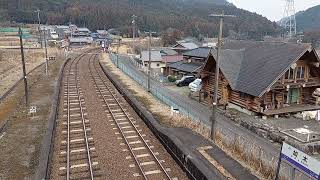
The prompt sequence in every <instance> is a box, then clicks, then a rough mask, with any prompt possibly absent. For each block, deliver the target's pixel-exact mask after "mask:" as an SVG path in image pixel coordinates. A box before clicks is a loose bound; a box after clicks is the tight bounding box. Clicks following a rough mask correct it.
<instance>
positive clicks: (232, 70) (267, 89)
mask: <svg viewBox="0 0 320 180" xmlns="http://www.w3.org/2000/svg"><path fill="white" fill-rule="evenodd" d="M215 54H216V52H215V51H213V50H212V51H211V52H209V55H208V58H207V60H206V63H205V65H204V67H203V68H202V70H201V72H200V76H201V78H202V80H203V87H202V90H201V95H200V96H201V99H200V100H201V101H203V102H205V103H207V104H212V102H213V94H214V83H215V65H216V62H215V57H216V55H215ZM319 66H320V60H319V57H318V55H317V54H316V52H315V50H314V49H313V48H312V47H311V45H309V44H291V43H279V42H252V41H226V42H225V44H224V47H223V49H222V51H221V56H220V73H221V74H220V76H219V77H220V78H219V79H220V81H219V91H218V94H219V102H218V103H219V105H227V104H228V105H229V106H230V107H234V108H237V109H239V110H243V111H245V112H248V113H253V114H262V115H266V116H271V115H279V114H290V113H296V112H302V111H310V110H318V109H320V106H318V105H317V104H318V101H319V98H318V97H317V96H315V93H314V92H315V91H317V88H320V67H319Z"/></svg>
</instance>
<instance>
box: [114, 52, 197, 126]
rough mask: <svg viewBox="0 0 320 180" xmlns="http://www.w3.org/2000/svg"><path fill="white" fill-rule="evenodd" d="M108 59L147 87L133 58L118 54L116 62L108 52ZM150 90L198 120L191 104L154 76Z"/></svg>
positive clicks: (115, 57) (143, 74)
mask: <svg viewBox="0 0 320 180" xmlns="http://www.w3.org/2000/svg"><path fill="white" fill-rule="evenodd" d="M110 59H111V60H112V62H113V63H114V64H115V65H117V63H118V67H119V68H120V69H121V70H122V71H123V72H124V73H125V74H126V75H128V76H129V77H131V78H132V79H133V80H134V81H136V82H137V83H138V84H139V85H141V86H142V87H143V88H144V89H147V88H148V79H147V75H146V74H145V73H144V72H143V71H142V70H138V68H137V67H136V66H135V65H134V62H133V61H134V60H133V59H132V58H131V57H130V56H126V55H119V60H118V62H117V56H116V55H115V54H110ZM150 87H151V89H150V91H151V93H152V94H153V95H154V96H155V97H157V98H158V99H159V100H160V101H162V102H163V103H165V104H166V105H168V106H170V107H172V108H173V109H178V110H179V112H180V113H182V114H184V115H185V116H187V117H188V118H191V119H192V120H194V121H197V122H199V121H200V117H201V115H200V114H199V113H198V112H195V111H193V110H192V106H190V104H189V103H188V102H183V101H181V99H180V98H178V97H176V96H175V94H174V93H172V92H171V91H169V90H168V89H166V88H164V87H163V85H161V83H160V82H159V81H158V80H156V79H155V78H154V77H153V78H152V80H151V82H150Z"/></svg>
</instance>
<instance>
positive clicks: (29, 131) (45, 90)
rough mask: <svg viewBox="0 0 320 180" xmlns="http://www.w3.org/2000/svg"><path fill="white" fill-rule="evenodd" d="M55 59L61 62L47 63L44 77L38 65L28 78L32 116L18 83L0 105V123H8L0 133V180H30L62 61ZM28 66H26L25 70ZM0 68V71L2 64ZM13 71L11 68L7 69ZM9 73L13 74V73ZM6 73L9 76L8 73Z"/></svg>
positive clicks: (37, 158)
mask: <svg viewBox="0 0 320 180" xmlns="http://www.w3.org/2000/svg"><path fill="white" fill-rule="evenodd" d="M30 59H31V58H30V57H29V60H30ZM59 59H61V60H57V61H55V62H51V63H50V64H49V65H50V69H49V75H48V76H44V75H43V74H44V73H43V72H44V66H42V67H41V68H40V69H38V70H36V71H34V72H33V73H31V74H30V76H29V78H28V83H29V84H28V85H29V94H30V96H29V97H30V106H31V105H32V106H36V107H37V113H36V114H34V115H31V114H29V107H28V108H27V107H26V106H25V104H24V97H23V95H24V93H23V86H22V83H21V85H19V86H18V87H17V88H16V90H15V91H14V92H13V93H12V94H11V95H10V96H8V97H7V98H6V100H5V101H4V102H1V104H0V124H1V123H2V124H3V122H8V123H7V125H6V126H5V128H4V130H3V131H2V132H0V151H1V153H0V159H1V161H0V179H1V180H7V179H8V180H9V179H10V180H11V179H33V175H34V173H35V170H36V168H37V166H38V161H39V155H40V148H41V141H42V138H43V135H44V134H45V132H46V129H47V123H48V122H47V120H48V116H49V113H50V109H51V97H52V95H53V93H54V87H55V84H56V80H57V74H58V72H59V70H60V67H61V65H62V62H63V61H62V58H59ZM29 62H30V61H29ZM32 65H33V64H31V65H30V63H29V66H28V68H29V69H30V67H32ZM0 67H1V68H2V65H0ZM14 68H15V67H13V66H12V65H11V66H9V67H7V69H14ZM9 71H10V72H13V73H15V72H14V71H13V70H9ZM2 72H3V69H2ZM7 74H8V75H10V76H12V74H10V73H9V72H7ZM17 74H18V73H17ZM19 77H20V76H19ZM1 85H2V84H1Z"/></svg>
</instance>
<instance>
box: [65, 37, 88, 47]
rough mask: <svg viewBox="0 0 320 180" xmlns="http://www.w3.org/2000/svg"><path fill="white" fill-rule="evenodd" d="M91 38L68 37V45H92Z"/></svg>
mask: <svg viewBox="0 0 320 180" xmlns="http://www.w3.org/2000/svg"><path fill="white" fill-rule="evenodd" d="M92 42H93V38H92V37H70V38H69V44H70V45H73V46H82V45H88V44H92Z"/></svg>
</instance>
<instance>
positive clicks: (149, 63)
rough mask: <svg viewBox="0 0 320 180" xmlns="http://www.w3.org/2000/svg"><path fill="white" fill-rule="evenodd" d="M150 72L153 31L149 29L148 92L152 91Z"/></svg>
mask: <svg viewBox="0 0 320 180" xmlns="http://www.w3.org/2000/svg"><path fill="white" fill-rule="evenodd" d="M150 74H151V31H149V62H148V92H150Z"/></svg>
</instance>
